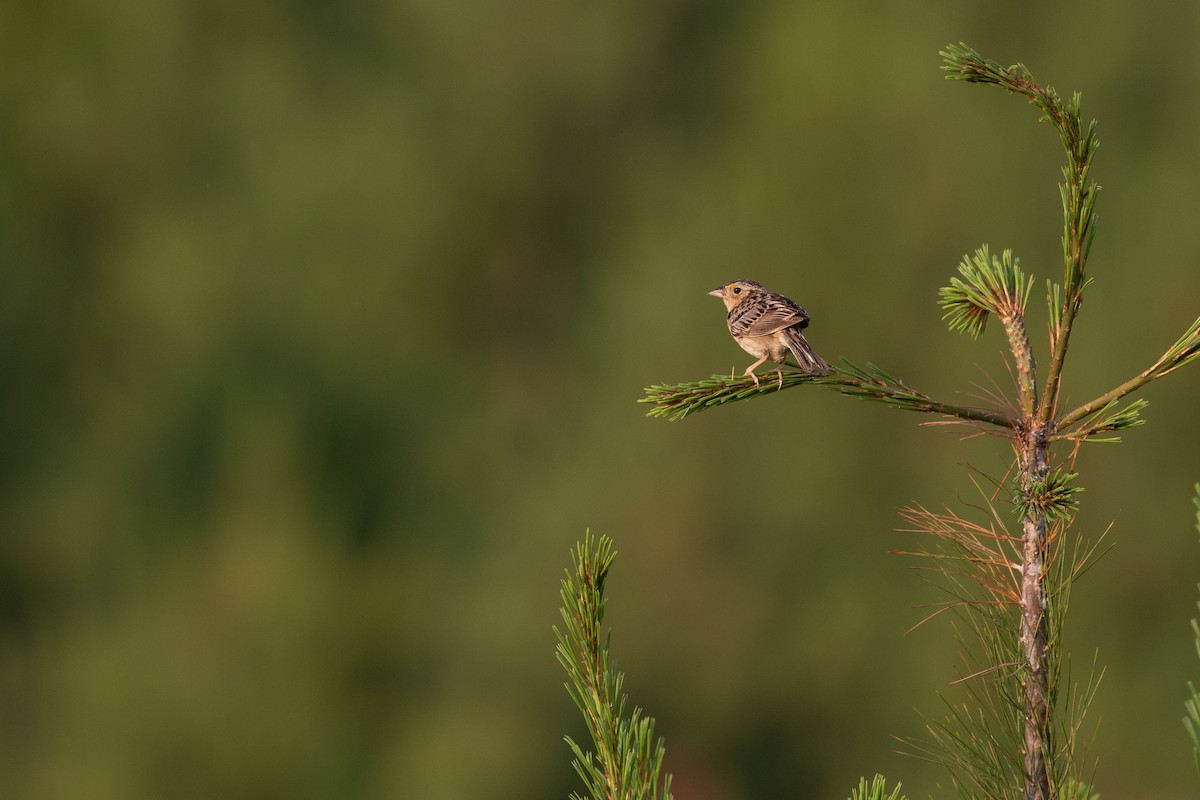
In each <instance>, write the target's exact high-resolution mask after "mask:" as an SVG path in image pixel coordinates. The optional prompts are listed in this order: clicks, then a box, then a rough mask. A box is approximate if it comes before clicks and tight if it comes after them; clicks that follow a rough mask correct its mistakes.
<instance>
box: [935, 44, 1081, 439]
mask: <svg viewBox="0 0 1200 800" xmlns="http://www.w3.org/2000/svg"><path fill="white" fill-rule="evenodd" d="M941 55H942V57H943V59H944V60H945V62H946V63H945V65H944V66H943V67H942V69H943V70H944V71H946V72H947V73H949V74H948V75H947V76H946V77H948V78H950V79H952V80H965V81H967V82H970V83H984V84H992V85H994V86H999V87H1000V88H1002V89H1007V90H1008V91H1010V92H1013V93H1015V94H1020V95H1022V96H1023V97H1026V98H1027V99H1028V100H1029V102H1031V103H1033V104H1034V105H1035V106H1037V107H1038V108H1039V109H1040V110H1041V111H1042V113H1043V115H1044V116H1043V119H1044V120H1046V121H1049V122H1050V123H1051V124H1052V125H1054V127H1055V128H1056V129H1057V130H1058V135H1059V139H1060V140H1061V141H1062V145H1063V148H1064V149H1065V150H1066V151H1067V165H1066V166H1065V167H1063V179H1064V183H1062V184H1061V185H1060V186H1059V192H1060V194H1061V196H1062V205H1063V237H1062V244H1063V284H1062V290H1061V305H1060V306H1059V309H1060V310H1059V311H1058V312H1057V313H1054V314H1052V315H1051V320H1052V324H1051V342H1050V350H1051V355H1050V366H1049V368H1048V370H1047V374H1046V384H1045V389H1044V390H1043V392H1042V397H1041V403H1040V405H1039V406H1038V423H1039V425H1041V426H1043V427H1044V426H1045V425H1047V424H1048V423H1049V422H1050V418H1051V417H1052V416H1053V414H1054V409H1055V406H1056V404H1057V403H1058V393H1059V385H1060V382H1061V378H1062V368H1063V362H1064V360H1065V358H1066V354H1067V343H1068V340H1069V339H1070V335H1071V326H1072V324H1073V323H1074V321H1075V316H1076V314H1077V313H1078V312H1079V307H1080V305H1081V304H1082V301H1083V290H1084V289H1085V288H1086V287H1087V285H1088V283H1089V281H1088V279H1087V277H1086V274H1085V273H1086V266H1087V257H1088V253H1089V252H1090V251H1091V247H1092V240H1093V238H1094V237H1095V233H1096V229H1095V220H1096V216H1095V205H1096V194H1097V192H1098V191H1099V189H1100V187H1099V186H1097V185H1096V182H1095V181H1093V180H1091V178H1090V172H1091V165H1092V158H1093V157H1094V156H1095V153H1096V148H1097V147H1099V144H1100V142H1099V139H1098V138H1097V137H1096V121H1095V120H1092V121H1091V122H1089V123H1088V124H1087V126H1086V127H1085V126H1084V124H1083V121H1082V116H1081V113H1080V100H1081V97H1080V95H1079V93H1078V92H1076V93H1075V94H1074V95H1072V97H1071V100H1070V102H1064V101H1063V100H1062V98H1061V97H1059V95H1058V92H1057V91H1055V90H1054V87H1052V86H1042V85H1041V84H1039V83H1038V82H1037V81H1035V80H1034V79H1033V75H1032V74H1030V72H1029V70H1028V69H1026V68H1025V65H1024V64H1014V65H1013V66H1011V67H1003V66H1001V65H1000V64H999V63H998V62H996V61H993V60H991V59H989V58H984V57H983V56H981V55H980V54H979V53H977V52H976V51H975V50H973V49H971V48H970V47H968V46H967V45H965V44H961V43H960V44H959V45H949V46H948V47H947V48H946V49H945V50H944V51H943V52H942V53H941Z"/></svg>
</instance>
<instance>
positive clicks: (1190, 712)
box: [1183, 483, 1200, 771]
mask: <svg viewBox="0 0 1200 800" xmlns="http://www.w3.org/2000/svg"><path fill="white" fill-rule="evenodd" d="M1194 488H1195V490H1196V496H1195V497H1194V498H1192V502H1193V503H1194V504H1195V505H1196V530H1197V531H1200V483H1197V484H1196V486H1195V487H1194ZM1196 605H1197V607H1200V601H1198V602H1197V603H1196ZM1192 633H1193V635H1194V638H1195V643H1196V654H1197V655H1200V622H1198V621H1197V620H1196V619H1192ZM1188 693H1189V694H1190V695H1191V697H1189V698H1188V699H1187V701H1186V702H1184V704H1183V705H1184V708H1185V709H1186V710H1187V716H1186V717H1184V718H1183V726H1184V727H1185V728H1186V729H1187V732H1188V736H1189V737H1191V740H1192V758H1193V760H1194V761H1195V763H1196V770H1197V771H1200V691H1197V690H1196V686H1195V685H1194V684H1193V683H1192V682H1191V681H1188Z"/></svg>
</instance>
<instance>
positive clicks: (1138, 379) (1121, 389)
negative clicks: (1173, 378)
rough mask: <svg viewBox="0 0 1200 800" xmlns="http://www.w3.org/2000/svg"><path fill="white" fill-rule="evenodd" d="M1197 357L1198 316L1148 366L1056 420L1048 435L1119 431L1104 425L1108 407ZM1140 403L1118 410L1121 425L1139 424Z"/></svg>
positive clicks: (1057, 438)
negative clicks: (1081, 422) (1086, 420)
mask: <svg viewBox="0 0 1200 800" xmlns="http://www.w3.org/2000/svg"><path fill="white" fill-rule="evenodd" d="M1197 358H1200V317H1198V318H1197V319H1196V321H1195V322H1193V323H1192V324H1191V325H1190V326H1189V327H1188V329H1187V330H1186V331H1184V332H1183V335H1182V336H1180V337H1179V338H1178V339H1177V340H1176V341H1175V343H1174V344H1173V345H1171V346H1170V347H1169V348H1167V351H1166V352H1165V353H1163V354H1162V356H1160V357H1159V359H1158V361H1155V362H1154V364H1152V365H1151V366H1150V367H1149V368H1148V369H1146V370H1144V371H1143V372H1142V373H1141V374H1139V375H1136V376H1134V377H1133V378H1130V379H1129V380H1127V381H1125V383H1122V384H1121V385H1120V386H1118V387H1116V388H1115V389H1113V390H1111V391H1109V392H1105V393H1104V394H1102V395H1100V396H1099V397H1097V398H1096V399H1095V400H1092V401H1091V402H1089V403H1085V404H1083V405H1081V406H1080V407H1079V408H1076V409H1075V410H1074V411H1072V412H1070V413H1069V414H1066V415H1064V416H1063V417H1062V418H1061V419H1059V420H1058V421H1057V422H1056V423H1055V429H1056V432H1055V433H1054V435H1053V436H1052V437H1051V440H1052V441H1061V440H1063V439H1072V440H1079V441H1082V440H1084V439H1087V438H1088V437H1090V436H1093V435H1095V434H1097V433H1102V432H1105V431H1109V430H1120V429H1121V428H1119V427H1116V428H1114V427H1111V426H1109V425H1108V424H1107V423H1108V422H1109V421H1110V420H1109V419H1108V418H1105V417H1104V416H1103V415H1104V413H1105V412H1106V411H1107V410H1109V409H1111V408H1112V407H1113V405H1114V404H1115V403H1116V402H1117V401H1118V400H1120V399H1121V398H1122V397H1124V396H1125V395H1127V394H1129V393H1131V392H1135V391H1137V390H1138V389H1140V388H1142V387H1143V386H1145V385H1146V384H1147V383H1149V382H1150V381H1152V380H1155V379H1157V378H1162V377H1164V376H1166V375H1170V374H1171V373H1172V372H1174V371H1175V370H1177V369H1179V368H1180V367H1183V366H1185V365H1187V364H1190V363H1191V362H1193V361H1195V360H1196V359H1197ZM1139 402H1140V405H1138V403H1134V404H1131V405H1130V406H1129V408H1127V409H1126V410H1125V411H1123V412H1121V413H1122V414H1123V415H1126V416H1125V418H1122V419H1119V420H1118V422H1119V423H1120V424H1121V426H1122V427H1126V428H1129V427H1133V425H1135V424H1139V423H1138V421H1136V417H1137V412H1139V411H1141V410H1142V409H1143V408H1145V406H1146V404H1145V402H1144V401H1139ZM1089 418H1090V419H1091V420H1092V421H1089V422H1088V423H1085V424H1083V425H1081V426H1080V427H1079V428H1076V429H1075V430H1071V429H1070V428H1071V426H1072V425H1075V424H1076V423H1079V422H1080V421H1081V420H1085V419H1089ZM1097 419H1099V420H1100V421H1098V422H1096V421H1095V420H1097Z"/></svg>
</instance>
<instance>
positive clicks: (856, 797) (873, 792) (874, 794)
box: [850, 775, 905, 800]
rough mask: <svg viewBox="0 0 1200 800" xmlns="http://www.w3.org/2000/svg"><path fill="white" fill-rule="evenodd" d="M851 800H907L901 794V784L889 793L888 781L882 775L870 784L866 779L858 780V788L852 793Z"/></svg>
mask: <svg viewBox="0 0 1200 800" xmlns="http://www.w3.org/2000/svg"><path fill="white" fill-rule="evenodd" d="M850 800H905V797H904V795H902V794H900V784H899V783H897V784H896V786H895V788H894V789H892V791H891V792H890V793H889V792H888V789H887V780H885V779H884V777H883V776H882V775H876V776H875V777H874V778H873V779H872V780H871V782H870V783H869V784H868V783H867V779H866V778H859V779H858V788H857V789H854V790H853V791H851V792H850Z"/></svg>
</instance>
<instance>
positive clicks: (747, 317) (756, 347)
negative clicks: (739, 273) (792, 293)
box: [709, 281, 829, 389]
mask: <svg viewBox="0 0 1200 800" xmlns="http://www.w3.org/2000/svg"><path fill="white" fill-rule="evenodd" d="M709 294H711V295H712V296H713V297H719V298H721V302H723V303H724V304H725V308H726V309H728V310H729V315H728V317H727V318H726V320H725V321H726V323H727V324H728V325H729V332H730V333H731V334H733V340H734V341H735V342H737V343H738V344H739V345H741V347H742V349H743V350H745V351H746V352H747V353H749V354H750V355H752V356H754V357H756V358H757V359H758V361H755V362H754V363H753V364H751V365H750V366H748V367H746V371H745V372H744V373H743V374H745V375H749V376H750V377H751V378H753V379H754V385H755V386H758V385H759V382H758V376H757V375H755V374H754V370H756V369H758V366H759V365H760V364H762V363H763V362H764V361H771V362H773V363H775V364H778V365H779V366H778V367H776V369H775V372H777V373H778V374H779V388H780V389H782V388H783V363H784V362H785V361H786V360H787V357H788V353H791V355H792V357H793V358H795V359H796V364H797V365H798V366H799V367H800V369H801V370H803V371H804V372H828V371H829V365H828V364H826V363H825V360H824V359H823V358H821V357H820V356H819V355H817V354H816V353H814V352H813V349H812V347H810V346H809V344H808V341H807V340H806V339H805V338H804V334H802V333H801V332H800V331H802V330H803V329H804V328H807V327H808V312H807V311H805V310H804V309H803V308H801V307H800V306H798V305H796V304H795V303H793V302H792V301H791V300H789V299H787V298H786V297H784V296H783V295H781V294H776V293H775V292H772V291H770V290H768V289H765V288H763V285H762V284H761V283H757V282H755V281H733V282H732V283H726V284H723V285H721V286H718V287H717V288H716V289H713V290H712V291H711V292H709Z"/></svg>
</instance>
